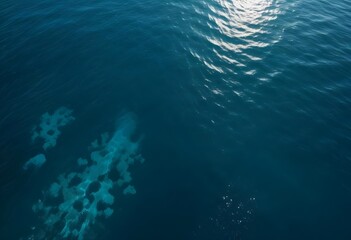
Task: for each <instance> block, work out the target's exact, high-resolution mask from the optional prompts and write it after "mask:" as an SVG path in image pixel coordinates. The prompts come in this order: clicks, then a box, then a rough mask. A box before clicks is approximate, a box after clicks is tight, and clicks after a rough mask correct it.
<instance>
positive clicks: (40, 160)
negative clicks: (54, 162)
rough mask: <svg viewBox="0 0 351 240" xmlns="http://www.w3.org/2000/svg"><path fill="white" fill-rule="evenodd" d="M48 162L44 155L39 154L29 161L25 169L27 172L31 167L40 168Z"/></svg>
mask: <svg viewBox="0 0 351 240" xmlns="http://www.w3.org/2000/svg"><path fill="white" fill-rule="evenodd" d="M45 162H46V157H45V155H44V154H38V155H36V156H35V157H32V158H31V159H29V160H28V161H27V162H26V163H25V164H24V165H23V169H24V170H27V169H28V168H30V167H35V168H40V167H41V166H42V165H43V164H44V163H45Z"/></svg>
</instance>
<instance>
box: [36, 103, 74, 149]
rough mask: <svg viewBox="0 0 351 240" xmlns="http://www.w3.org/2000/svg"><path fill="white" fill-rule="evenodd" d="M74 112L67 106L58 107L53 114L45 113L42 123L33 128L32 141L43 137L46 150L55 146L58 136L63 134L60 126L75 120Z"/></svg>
mask: <svg viewBox="0 0 351 240" xmlns="http://www.w3.org/2000/svg"><path fill="white" fill-rule="evenodd" d="M72 113H73V111H72V110H70V109H68V108H66V107H60V108H58V109H57V110H56V111H55V112H54V113H53V114H49V113H48V112H46V113H44V114H43V115H42V116H41V122H40V124H39V125H38V126H35V127H34V128H33V135H32V141H35V140H36V139H38V138H41V139H42V140H43V141H44V143H43V149H44V150H47V149H48V148H52V147H54V146H55V145H56V142H57V138H58V137H59V136H60V135H61V131H60V128H62V127H64V126H66V125H67V124H69V123H70V122H72V121H73V120H74V117H73V116H72Z"/></svg>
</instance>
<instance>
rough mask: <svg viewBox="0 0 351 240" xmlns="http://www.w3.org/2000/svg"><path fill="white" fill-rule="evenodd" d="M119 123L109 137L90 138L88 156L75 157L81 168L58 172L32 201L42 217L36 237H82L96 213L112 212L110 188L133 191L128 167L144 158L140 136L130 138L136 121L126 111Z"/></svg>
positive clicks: (110, 213) (95, 218)
mask: <svg viewBox="0 0 351 240" xmlns="http://www.w3.org/2000/svg"><path fill="white" fill-rule="evenodd" d="M118 123H119V125H118V128H117V130H116V131H115V133H114V134H113V135H112V137H109V135H108V134H102V135H101V140H100V141H98V140H95V141H94V142H93V144H92V146H93V151H92V152H91V154H90V158H88V159H83V158H79V159H78V160H77V165H78V166H79V168H80V169H81V170H80V171H77V172H70V173H66V174H62V175H60V176H59V177H58V179H57V181H56V182H54V183H52V184H51V186H50V187H49V190H48V191H46V192H44V198H43V199H41V200H39V201H38V202H37V203H36V204H34V205H33V207H32V209H33V211H34V212H36V213H38V215H40V216H41V217H42V219H43V221H44V224H43V225H44V229H42V230H43V231H42V234H41V236H42V238H41V237H39V238H38V239H48V237H49V238H50V239H78V240H83V239H84V237H85V235H86V234H87V232H88V231H89V228H90V227H91V226H92V225H93V224H94V223H95V222H96V220H97V217H100V216H101V217H104V218H108V217H110V216H111V215H112V214H113V211H114V210H113V204H114V201H115V196H113V195H112V194H111V192H110V191H111V190H112V188H114V187H116V188H120V189H121V191H120V192H121V193H123V194H135V193H136V190H135V188H134V187H133V186H132V185H131V180H132V177H131V172H130V169H129V167H130V165H132V164H134V163H136V162H139V163H142V162H143V161H144V160H143V158H142V157H141V156H140V154H139V153H138V151H139V142H140V139H139V140H137V141H132V140H131V137H132V135H133V134H134V132H135V127H136V122H135V119H134V118H133V115H131V114H126V115H124V116H123V117H121V118H120V120H119V122H118ZM116 176H117V177H116ZM44 232H45V234H43V233H44Z"/></svg>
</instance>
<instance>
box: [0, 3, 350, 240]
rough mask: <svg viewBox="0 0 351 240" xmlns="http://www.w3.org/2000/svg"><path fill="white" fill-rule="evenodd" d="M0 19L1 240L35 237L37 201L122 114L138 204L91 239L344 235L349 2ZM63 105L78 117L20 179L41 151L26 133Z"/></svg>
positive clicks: (52, 8)
mask: <svg viewBox="0 0 351 240" xmlns="http://www.w3.org/2000/svg"><path fill="white" fill-rule="evenodd" d="M0 9H1V10H0V80H1V87H0V102H1V105H0V134H1V135H0V136H1V137H0V239H21V238H22V239H31V238H29V236H30V235H31V234H33V232H37V230H38V228H40V227H43V223H42V219H40V217H38V216H37V215H36V214H35V213H33V211H32V206H33V204H35V203H36V202H37V201H38V199H40V198H42V196H43V192H44V191H46V190H47V189H48V188H49V186H50V185H51V183H53V182H54V181H55V180H56V179H57V177H58V176H59V175H60V174H62V173H67V172H71V171H75V169H76V168H77V164H76V162H77V159H78V158H79V157H85V158H88V157H89V154H90V152H91V151H90V149H89V146H90V144H91V142H92V141H93V140H94V139H97V138H98V137H99V136H100V134H102V133H104V132H109V133H110V134H113V132H114V131H115V130H116V129H118V126H119V125H118V119H119V118H120V117H121V116H123V115H124V114H126V113H131V114H132V115H133V117H135V119H136V127H137V129H136V133H135V134H134V136H133V138H135V139H137V138H138V137H142V141H141V142H140V153H141V155H142V156H143V158H144V159H145V163H143V164H140V165H135V166H132V168H131V172H132V177H133V180H132V182H133V185H134V186H135V188H136V194H135V195H123V194H120V193H116V195H115V197H116V200H115V203H114V204H113V209H114V213H113V215H112V216H111V217H110V218H107V219H103V218H101V219H100V218H99V219H98V220H97V221H96V223H95V224H93V225H92V226H91V227H90V230H89V232H88V234H87V236H86V237H85V238H84V239H223V240H227V239H228V240H232V239H235V240H237V239H243V240H244V239H350V238H351V230H350V228H349V223H350V220H349V219H350V214H351V205H350V202H351V164H350V160H351V142H350V136H351V122H350V119H351V111H350V106H351V97H350V96H351V95H350V93H351V78H350V76H351V71H350V69H351V68H350V67H351V46H350V43H351V30H350V29H351V24H350V21H349V19H351V18H350V17H351V14H350V13H351V4H350V3H349V1H347V0H345V1H338V2H335V3H334V2H327V1H314V0H310V1H308V0H305V1H304V0H299V1H295V2H294V3H291V2H289V1H280V0H247V1H219V0H218V1H217V0H211V1H195V0H194V1H177V2H172V1H166V2H158V1H152V0H150V1H134V0H133V1H131V0H128V1H124V2H119V1H112V0H111V1H107V0H103V1H68V0H65V1H60V2H57V1H37V2H35V3H34V2H30V1H2V2H1V3H0ZM61 106H64V107H67V108H70V109H72V110H73V116H74V117H75V120H74V121H73V122H72V123H71V124H68V125H67V126H64V127H63V128H62V135H61V136H60V137H59V138H58V141H57V145H56V146H55V147H54V148H52V149H49V150H47V151H46V152H45V155H46V157H47V162H46V163H45V164H44V165H43V166H42V167H41V168H38V169H30V170H29V171H24V170H23V169H22V166H23V164H24V163H25V162H26V161H27V160H28V159H30V158H31V157H33V156H35V155H36V154H38V153H40V152H43V149H42V146H41V143H40V142H35V143H32V141H31V134H32V128H33V126H35V125H37V124H38V123H39V122H40V116H41V115H42V114H43V113H45V112H50V113H52V112H54V111H55V110H56V109H58V108H59V107H61ZM33 227H35V230H33V229H32V228H33ZM44 229H45V227H44ZM44 232H45V231H44ZM50 234H51V235H50ZM44 235H45V237H46V238H45V237H43V236H42V235H40V236H41V237H40V236H39V235H36V238H32V239H65V238H61V237H60V236H58V235H56V236H55V235H52V233H49V232H45V234H44ZM55 237H56V238H55ZM67 239H69V238H67Z"/></svg>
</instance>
